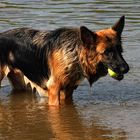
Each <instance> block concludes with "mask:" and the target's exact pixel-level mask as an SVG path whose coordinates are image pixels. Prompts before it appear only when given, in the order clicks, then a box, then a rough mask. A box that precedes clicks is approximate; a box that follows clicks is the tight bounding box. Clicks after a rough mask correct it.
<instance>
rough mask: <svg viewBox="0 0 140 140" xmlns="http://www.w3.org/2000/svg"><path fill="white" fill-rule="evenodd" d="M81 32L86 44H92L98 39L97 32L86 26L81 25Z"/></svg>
mask: <svg viewBox="0 0 140 140" xmlns="http://www.w3.org/2000/svg"><path fill="white" fill-rule="evenodd" d="M80 32H81V40H82V41H83V43H84V45H86V46H87V45H91V44H93V43H94V42H95V41H96V37H97V34H96V33H94V32H92V31H90V30H89V29H88V28H86V27H85V26H81V27H80Z"/></svg>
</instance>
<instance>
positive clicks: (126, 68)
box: [120, 64, 129, 74]
mask: <svg viewBox="0 0 140 140" xmlns="http://www.w3.org/2000/svg"><path fill="white" fill-rule="evenodd" d="M120 71H121V72H122V73H123V74H125V73H127V72H128V71H129V66H128V64H124V65H122V67H121V68H120Z"/></svg>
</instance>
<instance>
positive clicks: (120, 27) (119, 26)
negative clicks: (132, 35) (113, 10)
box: [112, 16, 125, 35]
mask: <svg viewBox="0 0 140 140" xmlns="http://www.w3.org/2000/svg"><path fill="white" fill-rule="evenodd" d="M124 24H125V16H122V17H121V18H120V19H119V20H118V22H116V24H115V25H114V26H113V27H112V29H113V30H115V31H116V32H117V33H118V34H119V35H121V33H122V31H123V28H124Z"/></svg>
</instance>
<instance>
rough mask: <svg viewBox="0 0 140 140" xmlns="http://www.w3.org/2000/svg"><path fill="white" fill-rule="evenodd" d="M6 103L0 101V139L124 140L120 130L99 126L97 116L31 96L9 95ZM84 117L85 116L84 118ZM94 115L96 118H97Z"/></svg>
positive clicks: (21, 94) (23, 94)
mask: <svg viewBox="0 0 140 140" xmlns="http://www.w3.org/2000/svg"><path fill="white" fill-rule="evenodd" d="M8 98H9V99H8V102H7V103H5V102H3V101H0V130H1V132H0V139H1V138H2V139H11V138H12V139H14V140H19V139H20V140H22V139H26V140H28V139H30V140H32V139H33V140H36V139H52V140H62V139H63V140H71V139H76V140H84V139H85V140H92V139H95V140H96V139H97V140H109V139H110V140H112V139H113V138H115V139H117V140H125V139H126V137H127V135H126V133H125V131H124V130H123V129H121V128H120V129H117V130H115V129H114V130H113V129H110V128H108V127H107V126H104V125H102V123H101V122H100V120H99V119H98V115H97V114H96V112H94V113H93V112H92V113H93V115H92V120H89V116H88V115H89V112H88V111H89V110H87V112H86V111H85V110H84V111H82V110H81V109H78V108H77V107H75V105H74V104H73V105H66V106H62V107H60V108H56V107H48V106H47V104H46V102H47V101H45V100H44V102H40V101H39V100H38V98H36V97H35V96H34V95H32V94H31V93H12V94H10V96H9V97H8ZM83 114H84V115H83ZM96 115H97V116H96Z"/></svg>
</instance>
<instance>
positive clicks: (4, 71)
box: [0, 65, 10, 87]
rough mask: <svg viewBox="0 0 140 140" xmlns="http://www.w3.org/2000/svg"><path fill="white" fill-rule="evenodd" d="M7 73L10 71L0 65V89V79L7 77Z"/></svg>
mask: <svg viewBox="0 0 140 140" xmlns="http://www.w3.org/2000/svg"><path fill="white" fill-rule="evenodd" d="M9 72H10V70H9V68H8V66H5V65H3V66H1V65H0V87H1V81H2V79H3V78H4V77H5V76H7V75H8V73H9Z"/></svg>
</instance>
